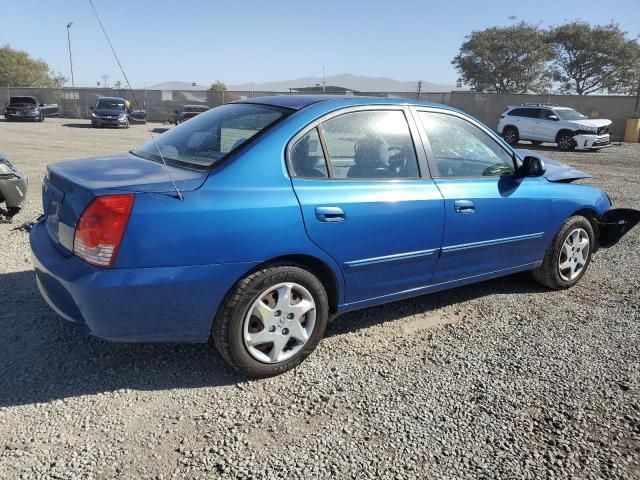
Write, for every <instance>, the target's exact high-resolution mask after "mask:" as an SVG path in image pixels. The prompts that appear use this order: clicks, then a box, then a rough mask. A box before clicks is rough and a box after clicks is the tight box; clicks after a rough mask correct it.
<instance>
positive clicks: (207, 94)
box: [0, 87, 635, 140]
mask: <svg viewBox="0 0 640 480" xmlns="http://www.w3.org/2000/svg"><path fill="white" fill-rule="evenodd" d="M15 95H31V96H35V97H37V98H38V100H40V101H41V102H44V103H57V104H59V106H60V115H61V116H64V117H81V118H88V117H89V115H90V110H89V106H91V105H93V104H95V102H96V100H97V99H98V98H99V97H105V96H122V97H125V98H128V99H129V100H132V103H133V96H135V98H136V99H137V101H138V103H139V105H140V108H141V109H144V110H146V111H147V117H148V119H149V120H150V121H154V122H162V121H169V120H171V119H172V118H173V114H174V113H173V112H174V110H176V109H177V108H178V107H179V106H180V105H183V104H206V105H209V106H211V107H214V106H217V105H221V104H222V103H227V102H230V101H235V100H241V99H244V98H249V97H251V96H254V97H261V96H265V95H288V93H283V92H225V93H224V94H223V93H219V92H212V91H193V90H183V91H182V90H146V91H145V90H134V91H133V95H132V94H131V92H129V91H128V90H124V89H121V90H115V89H100V88H78V89H76V90H75V92H74V91H71V89H69V88H65V89H51V88H14V87H0V104H2V103H6V102H8V101H9V97H10V96H15ZM356 95H372V96H377V97H380V96H383V97H392V98H412V99H415V98H416V93H415V92H364V93H359V94H356ZM421 99H422V100H426V101H431V102H435V103H442V104H445V105H451V106H453V107H456V108H459V109H460V110H463V111H465V112H467V113H469V114H471V115H473V116H474V117H476V118H478V119H479V120H480V121H482V122H484V123H485V124H487V125H488V126H489V127H491V128H496V126H497V124H498V119H499V117H500V114H501V113H502V112H504V111H505V110H506V108H507V107H508V106H509V105H514V104H518V103H525V102H530V103H534V102H541V103H557V104H559V105H563V106H567V107H573V108H575V109H576V110H578V111H580V112H582V113H584V114H585V115H587V116H589V117H591V118H609V119H611V120H612V121H613V128H612V138H613V139H614V140H622V138H623V136H624V128H625V123H626V121H627V118H629V117H630V116H631V114H632V113H633V109H634V106H635V97H624V96H612V95H587V96H578V95H511V94H496V93H472V92H445V93H428V92H426V93H422V94H421ZM133 108H134V109H136V106H135V104H134V105H133Z"/></svg>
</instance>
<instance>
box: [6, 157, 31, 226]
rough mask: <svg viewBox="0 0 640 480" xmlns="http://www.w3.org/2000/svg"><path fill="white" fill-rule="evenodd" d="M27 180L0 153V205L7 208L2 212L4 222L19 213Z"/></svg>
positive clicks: (25, 191) (25, 193)
mask: <svg viewBox="0 0 640 480" xmlns="http://www.w3.org/2000/svg"><path fill="white" fill-rule="evenodd" d="M27 185H28V180H27V177H26V176H25V175H23V174H22V173H21V172H20V171H19V170H18V169H17V168H16V166H15V165H14V164H13V163H11V162H10V161H9V159H8V158H7V157H6V156H5V155H4V154H3V153H2V152H0V203H1V202H4V204H5V206H6V207H7V208H6V210H5V211H4V212H3V215H4V217H5V219H6V220H11V218H12V217H14V216H15V215H16V214H17V213H18V212H19V211H20V207H21V205H22V202H24V200H25V198H26V197H27Z"/></svg>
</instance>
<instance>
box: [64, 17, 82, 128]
mask: <svg viewBox="0 0 640 480" xmlns="http://www.w3.org/2000/svg"><path fill="white" fill-rule="evenodd" d="M71 25H73V22H69V23H67V45H68V46H69V66H70V67H71V91H72V95H73V105H74V107H75V114H76V117H79V116H80V115H79V113H80V112H78V104H77V103H76V82H75V79H74V78H73V57H72V56H71Z"/></svg>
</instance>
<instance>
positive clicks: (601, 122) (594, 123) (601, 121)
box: [569, 118, 611, 128]
mask: <svg viewBox="0 0 640 480" xmlns="http://www.w3.org/2000/svg"><path fill="white" fill-rule="evenodd" d="M569 123H571V125H575V126H577V127H592V128H593V127H597V128H599V127H606V126H607V125H611V120H609V119H607V118H590V119H584V120H571V121H570V122H569Z"/></svg>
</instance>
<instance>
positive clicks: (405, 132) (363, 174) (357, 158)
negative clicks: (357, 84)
mask: <svg viewBox="0 0 640 480" xmlns="http://www.w3.org/2000/svg"><path fill="white" fill-rule="evenodd" d="M320 129H321V131H322V134H323V135H324V141H325V145H326V149H327V155H328V160H329V162H330V166H331V169H330V170H331V173H332V174H331V177H332V178H338V179H351V178H353V179H373V178H418V177H419V171H418V160H417V158H416V152H415V149H414V146H413V140H412V138H411V133H410V131H409V125H408V123H407V119H406V118H405V116H404V113H403V112H402V111H399V110H366V111H361V112H353V113H345V114H343V115H340V116H338V117H334V118H331V119H329V120H327V121H326V122H324V123H322V124H321V125H320Z"/></svg>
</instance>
